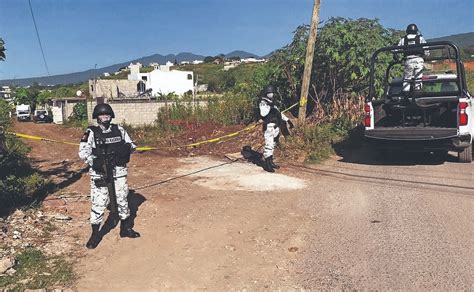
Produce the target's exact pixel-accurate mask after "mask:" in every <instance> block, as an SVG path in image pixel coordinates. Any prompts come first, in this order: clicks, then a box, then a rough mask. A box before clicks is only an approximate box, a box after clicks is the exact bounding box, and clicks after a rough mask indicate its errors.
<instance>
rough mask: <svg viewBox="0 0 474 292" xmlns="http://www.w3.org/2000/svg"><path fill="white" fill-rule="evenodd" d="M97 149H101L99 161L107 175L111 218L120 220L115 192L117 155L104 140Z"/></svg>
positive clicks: (100, 140) (100, 141)
mask: <svg viewBox="0 0 474 292" xmlns="http://www.w3.org/2000/svg"><path fill="white" fill-rule="evenodd" d="M97 144H98V145H96V146H97V148H98V149H99V159H100V162H101V163H102V169H103V170H104V173H105V177H104V180H105V184H106V185H107V190H108V193H109V201H110V203H109V206H110V216H112V218H114V220H115V219H116V218H118V206H117V195H116V192H115V181H114V168H115V153H114V152H113V151H110V150H109V149H108V145H107V144H106V143H105V139H104V138H102V137H101V138H99V139H98V143H97Z"/></svg>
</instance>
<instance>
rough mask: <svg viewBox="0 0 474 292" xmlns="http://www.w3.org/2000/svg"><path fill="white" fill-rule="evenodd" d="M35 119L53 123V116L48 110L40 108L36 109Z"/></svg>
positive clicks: (39, 121) (35, 120) (36, 121)
mask: <svg viewBox="0 0 474 292" xmlns="http://www.w3.org/2000/svg"><path fill="white" fill-rule="evenodd" d="M33 121H34V122H35V123H51V122H52V121H53V117H52V116H51V115H50V114H49V112H48V110H45V109H38V110H35V113H34V115H33Z"/></svg>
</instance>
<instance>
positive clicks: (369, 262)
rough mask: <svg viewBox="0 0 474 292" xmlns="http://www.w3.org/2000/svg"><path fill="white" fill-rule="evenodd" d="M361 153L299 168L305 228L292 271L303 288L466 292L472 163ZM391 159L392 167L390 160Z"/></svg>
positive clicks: (471, 260) (471, 280) (473, 209)
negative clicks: (305, 178) (303, 178)
mask: <svg viewBox="0 0 474 292" xmlns="http://www.w3.org/2000/svg"><path fill="white" fill-rule="evenodd" d="M455 160H456V157H454V156H451V155H450V156H448V157H447V161H444V160H442V159H438V158H436V157H431V156H430V155H419V154H413V155H407V156H397V157H395V159H394V160H392V162H390V161H389V162H387V161H383V160H376V159H373V158H371V153H370V152H369V151H367V149H363V150H357V151H354V152H350V153H346V154H345V155H344V158H342V157H335V158H334V159H332V160H330V161H327V162H326V163H324V165H321V166H317V167H312V169H309V168H308V169H303V171H304V172H306V173H311V174H314V181H313V183H314V185H313V189H312V190H308V191H307V193H306V194H305V196H303V198H302V200H301V202H300V207H301V208H303V209H305V210H306V211H307V212H308V214H310V215H309V216H310V218H311V219H312V230H311V231H309V232H308V234H307V236H306V238H305V241H306V242H307V243H308V245H307V248H306V250H305V251H304V252H303V255H302V259H301V261H300V262H299V265H298V269H297V271H296V273H297V274H298V275H299V276H298V277H299V284H300V285H301V286H303V287H306V288H347V289H358V290H360V289H371V290H372V289H382V290H385V289H396V290H398V289H402V290H420V289H421V290H433V289H439V290H459V289H461V290H473V289H474V228H473V225H472V222H473V221H474V163H473V164H460V163H457V162H455ZM394 161H396V163H395V162H394Z"/></svg>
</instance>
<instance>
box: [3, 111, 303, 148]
mask: <svg viewBox="0 0 474 292" xmlns="http://www.w3.org/2000/svg"><path fill="white" fill-rule="evenodd" d="M298 104H299V103H295V104H293V105H292V106H290V107H288V108H287V109H285V110H284V111H282V113H285V112H287V111H289V110H290V109H292V108H294V107H295V106H297V105H298ZM260 124H261V122H259V123H255V124H253V125H250V126H248V127H246V128H244V129H242V130H239V131H237V132H234V133H230V134H227V135H224V136H220V137H216V138H212V139H209V140H204V141H200V142H196V143H191V144H186V145H181V146H169V147H146V146H144V147H137V148H136V150H137V151H150V150H159V149H178V148H188V147H196V146H199V145H203V144H208V143H216V142H219V141H222V140H224V139H226V138H231V137H235V136H237V135H240V134H241V133H243V132H247V131H250V130H252V129H254V128H255V127H257V126H258V125H260ZM4 133H5V134H10V135H14V136H17V137H20V138H25V139H31V140H38V141H46V142H53V143H61V144H67V145H74V146H79V143H73V142H68V141H59V140H54V139H49V138H44V137H40V136H33V135H27V134H21V133H15V132H4Z"/></svg>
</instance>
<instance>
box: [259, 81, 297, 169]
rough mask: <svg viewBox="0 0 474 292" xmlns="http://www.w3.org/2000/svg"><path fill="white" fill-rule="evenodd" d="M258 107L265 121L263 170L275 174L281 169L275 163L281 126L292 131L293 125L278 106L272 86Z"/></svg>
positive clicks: (264, 93) (266, 88) (261, 98)
mask: <svg viewBox="0 0 474 292" xmlns="http://www.w3.org/2000/svg"><path fill="white" fill-rule="evenodd" d="M258 107H259V112H260V118H261V119H262V120H263V136H264V138H265V148H264V150H263V158H264V163H263V169H265V170H266V171H268V172H275V169H278V168H280V167H279V166H278V165H276V164H275V162H274V161H273V149H274V148H275V145H276V143H277V142H278V139H279V136H280V126H281V125H282V124H283V125H284V126H285V127H286V126H289V128H290V129H291V128H293V123H292V122H291V121H290V120H289V119H288V117H286V116H285V115H284V114H283V113H281V112H280V110H279V109H278V107H277V106H276V103H275V90H274V88H273V86H271V85H268V86H267V87H265V88H264V89H263V91H262V95H261V97H260V99H259V103H258Z"/></svg>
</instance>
